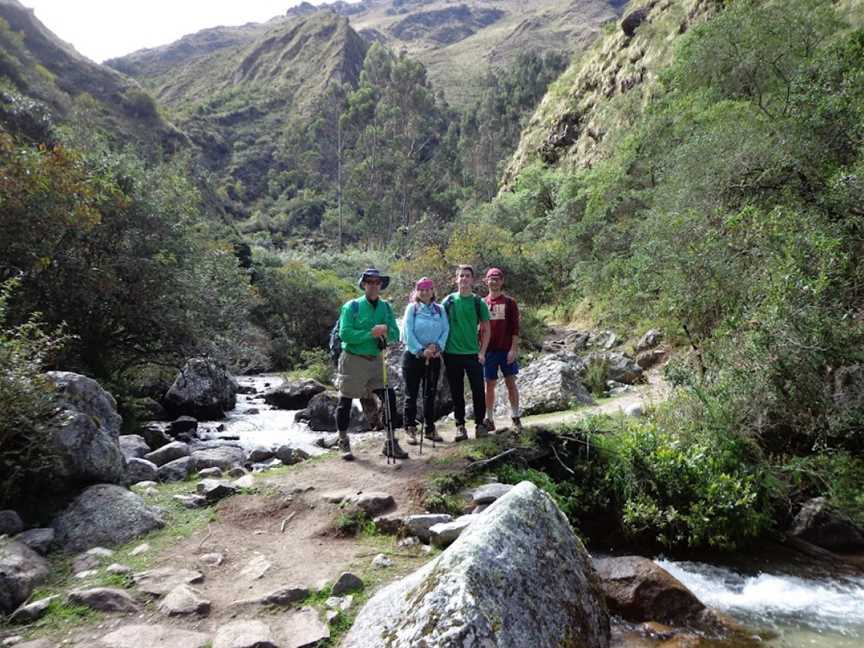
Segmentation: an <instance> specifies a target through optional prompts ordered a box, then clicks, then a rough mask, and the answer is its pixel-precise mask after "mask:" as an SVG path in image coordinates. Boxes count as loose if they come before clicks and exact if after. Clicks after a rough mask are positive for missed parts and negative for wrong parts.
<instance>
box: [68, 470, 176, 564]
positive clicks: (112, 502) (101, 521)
mask: <svg viewBox="0 0 864 648" xmlns="http://www.w3.org/2000/svg"><path fill="white" fill-rule="evenodd" d="M51 526H52V527H54V531H55V532H56V534H57V542H58V544H60V545H61V546H63V548H64V549H65V550H66V551H84V550H85V549H89V548H90V547H97V546H109V545H118V544H122V543H124V542H129V541H130V540H132V539H133V538H137V537H138V536H140V535H143V534H145V533H147V532H148V531H152V530H153V529H159V528H162V527H163V526H165V522H164V521H163V520H162V517H161V516H160V515H159V513H158V512H157V511H155V510H153V509H151V508H149V507H147V506H146V505H145V504H144V500H143V499H141V497H139V496H138V495H136V494H135V493H133V492H131V491H128V490H126V489H125V488H122V487H120V486H114V485H111V484H97V485H96V486H91V487H90V488H88V489H86V490H85V491H84V492H82V493H81V494H80V495H78V497H76V498H75V500H74V501H73V502H72V504H70V505H69V507H68V508H67V509H66V510H65V511H63V512H62V513H61V514H60V515H58V516H57V517H56V518H54V521H53V522H52V523H51Z"/></svg>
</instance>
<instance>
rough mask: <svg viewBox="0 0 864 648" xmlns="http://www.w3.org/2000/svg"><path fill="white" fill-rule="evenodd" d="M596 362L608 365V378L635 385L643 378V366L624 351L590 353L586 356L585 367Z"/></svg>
mask: <svg viewBox="0 0 864 648" xmlns="http://www.w3.org/2000/svg"><path fill="white" fill-rule="evenodd" d="M594 362H602V363H605V365H606V380H614V381H615V382H620V383H624V384H625V385H633V384H636V383H637V382H639V381H640V380H642V367H640V366H639V365H638V364H636V362H635V361H634V360H633V359H632V358H629V357H627V356H626V355H624V354H623V353H615V352H612V351H605V352H597V353H589V354H588V355H587V356H585V367H586V368H587V367H588V365H590V364H592V363H594Z"/></svg>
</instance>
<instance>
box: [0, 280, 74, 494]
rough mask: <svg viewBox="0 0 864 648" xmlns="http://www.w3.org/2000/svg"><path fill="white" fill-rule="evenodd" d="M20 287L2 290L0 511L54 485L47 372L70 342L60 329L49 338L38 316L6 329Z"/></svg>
mask: <svg viewBox="0 0 864 648" xmlns="http://www.w3.org/2000/svg"><path fill="white" fill-rule="evenodd" d="M18 285H19V282H18V281H17V280H8V281H6V282H5V283H3V284H2V286H0V367H2V368H3V369H2V371H0V412H3V415H2V416H0V508H5V507H11V506H13V505H14V506H16V507H17V506H20V505H21V504H22V503H23V502H24V499H25V495H26V497H28V498H30V497H38V495H39V489H38V487H37V486H38V484H40V483H43V482H46V481H47V480H48V479H50V476H51V472H52V470H53V468H54V466H55V457H54V454H53V452H52V450H51V447H52V444H51V442H50V438H49V433H48V432H46V429H45V426H44V424H45V423H46V422H47V421H48V419H50V418H51V416H52V414H53V404H52V393H53V390H52V387H51V384H50V382H49V381H48V380H47V379H46V377H45V375H44V374H43V373H42V371H43V369H44V366H45V364H46V363H47V362H48V360H49V358H50V357H51V355H52V354H54V353H55V352H56V351H57V350H59V349H60V347H61V346H62V345H63V344H64V342H65V341H66V340H67V339H68V338H67V337H66V336H65V335H64V334H63V332H62V330H60V329H58V330H55V331H53V332H46V330H45V327H44V326H43V325H42V323H41V322H40V320H39V317H38V315H35V314H34V315H32V316H31V318H30V319H29V320H28V321H27V322H26V323H24V324H21V325H18V326H9V325H7V324H6V306H7V303H8V301H9V298H10V296H11V294H12V292H13V290H14V289H15V288H16V287H17V286H18Z"/></svg>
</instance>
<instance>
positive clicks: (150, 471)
mask: <svg viewBox="0 0 864 648" xmlns="http://www.w3.org/2000/svg"><path fill="white" fill-rule="evenodd" d="M126 469H127V471H128V483H130V484H137V483H138V482H142V481H155V480H156V479H157V477H158V475H159V472H158V471H159V469H158V468H157V467H156V464H154V463H153V462H152V461H147V460H146V459H139V458H137V457H132V458H131V459H127V460H126Z"/></svg>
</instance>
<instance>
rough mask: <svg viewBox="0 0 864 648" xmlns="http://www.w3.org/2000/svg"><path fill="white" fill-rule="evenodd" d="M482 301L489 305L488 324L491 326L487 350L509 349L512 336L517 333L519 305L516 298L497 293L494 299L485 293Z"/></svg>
mask: <svg viewBox="0 0 864 648" xmlns="http://www.w3.org/2000/svg"><path fill="white" fill-rule="evenodd" d="M483 301H485V302H486V305H487V306H488V307H489V316H490V320H489V324H490V326H491V327H492V334H491V337H490V338H489V348H488V349H487V350H488V351H509V350H510V345H511V344H513V336H514V335H519V307H518V306H517V305H516V300H515V299H513V298H511V297H507V296H506V295H499V296H498V297H497V298H495V299H492V297H491V296H490V295H486V297H485V298H484V299H483Z"/></svg>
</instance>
